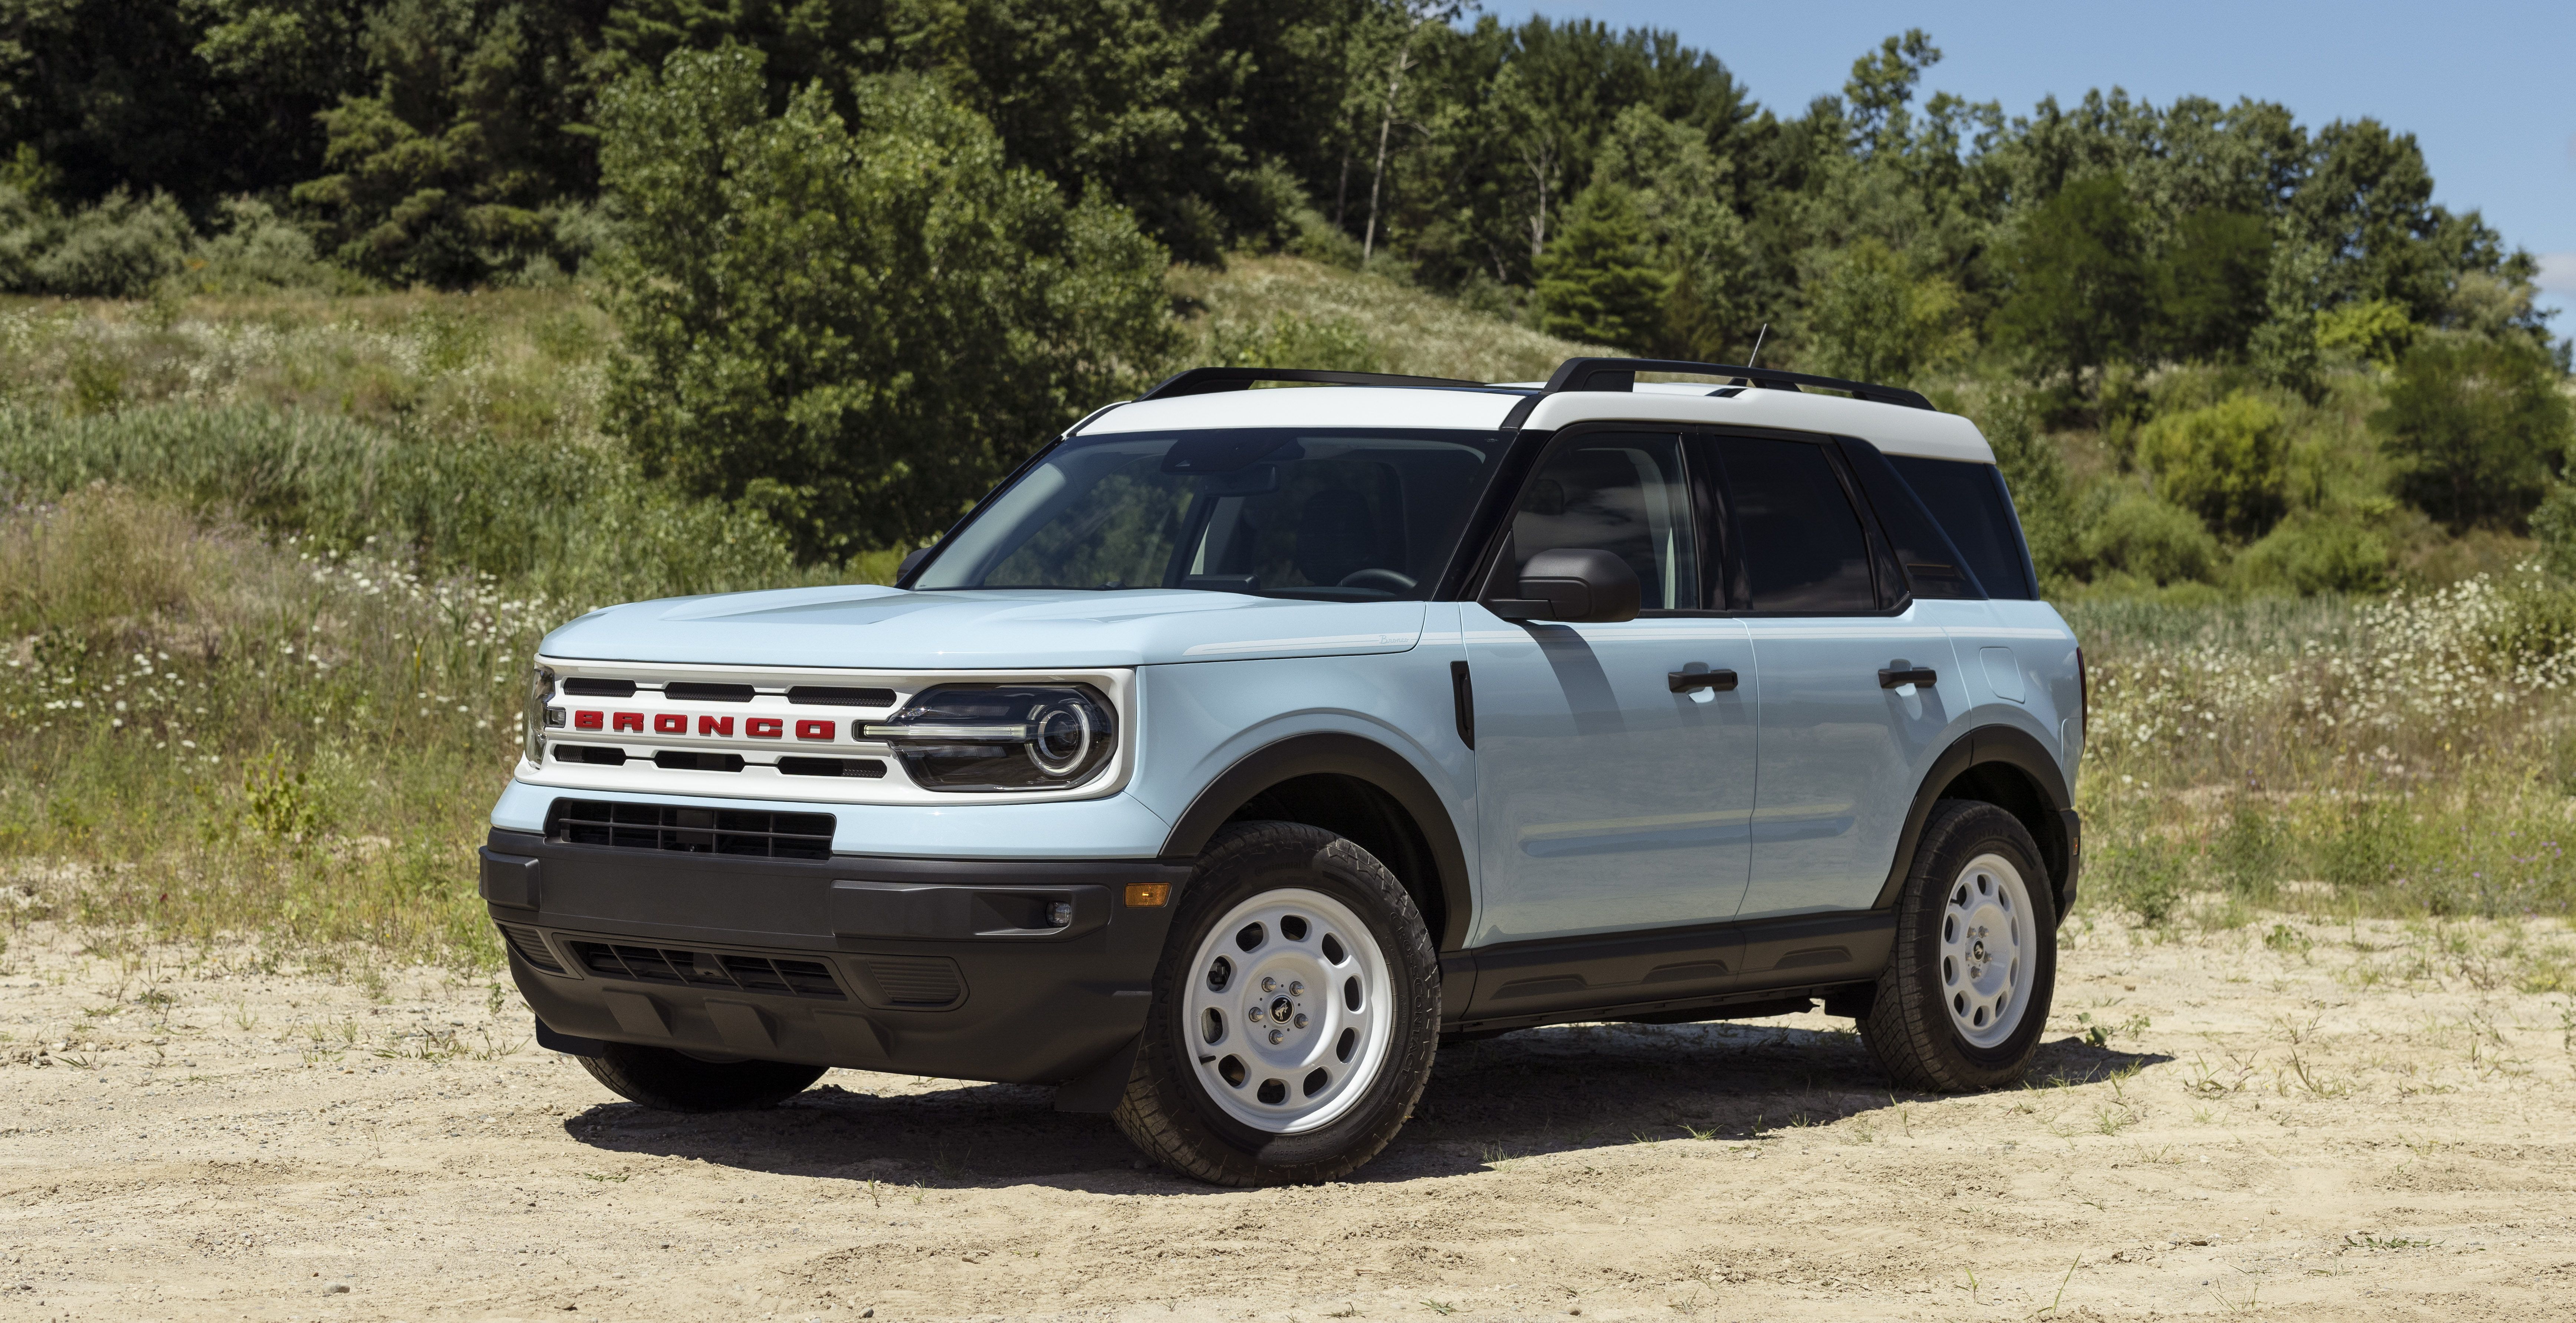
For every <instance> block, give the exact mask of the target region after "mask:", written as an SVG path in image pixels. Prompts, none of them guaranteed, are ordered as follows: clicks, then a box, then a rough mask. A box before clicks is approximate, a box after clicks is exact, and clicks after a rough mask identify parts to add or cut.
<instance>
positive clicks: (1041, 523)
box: [912, 428, 1498, 601]
mask: <svg viewBox="0 0 2576 1323" xmlns="http://www.w3.org/2000/svg"><path fill="white" fill-rule="evenodd" d="M1497 444H1498V442H1497V439H1496V437H1495V436H1494V435H1493V434H1492V433H1489V432H1445V431H1392V430H1386V431H1377V430H1365V429H1349V428H1303V429H1297V428H1239V429H1225V430H1210V431H1192V432H1175V433H1169V434H1163V435H1156V434H1152V433H1112V434H1110V435H1107V436H1099V437H1075V438H1073V439H1072V440H1069V441H1067V442H1065V443H1064V444H1062V445H1060V446H1058V447H1057V448H1056V449H1055V450H1054V451H1053V452H1052V453H1050V454H1049V455H1047V457H1046V458H1045V459H1044V460H1042V461H1040V462H1039V463H1038V465H1037V466H1036V467H1035V468H1032V469H1030V470H1029V471H1028V472H1027V473H1026V474H1024V475H1022V476H1021V478H1020V480H1019V481H1018V482H1015V483H1013V484H1012V485H1011V486H1010V488H1009V489H1008V490H1006V491H1004V492H1002V493H1001V494H1000V495H998V496H996V497H995V498H993V500H992V501H991V503H990V504H988V505H987V506H986V507H985V508H984V509H983V510H982V511H981V512H980V513H978V514H977V515H976V517H975V518H974V519H973V520H972V521H971V522H969V523H968V524H967V525H966V527H964V528H962V529H960V530H958V532H957V535H956V536H954V537H952V538H950V539H949V540H948V541H947V542H946V543H945V544H943V545H942V546H941V547H940V549H939V551H938V552H937V554H935V555H934V556H933V557H932V558H931V560H930V561H929V563H928V564H925V565H924V566H922V567H921V569H920V571H919V572H918V573H917V574H916V575H915V576H914V577H913V582H912V586H913V587H914V588H916V589H936V588H1091V589H1116V588H1194V589H1202V590H1207V591H1212V592H1229V593H1254V594H1259V595H1263V596H1271V597H1304V598H1316V599H1323V600H1333V601H1385V600H1388V599H1393V598H1414V599H1419V598H1424V597H1428V596H1429V595H1430V593H1431V590H1432V588H1433V586H1434V581H1435V580H1437V579H1438V578H1439V576H1440V572H1441V570H1442V568H1443V567H1444V566H1446V565H1447V564H1448V562H1449V555H1450V552H1451V551H1452V550H1453V549H1454V546H1455V544H1456V542H1457V539H1458V536H1459V531H1460V529H1462V528H1463V527H1464V526H1465V524H1466V522H1467V512H1468V510H1469V509H1470V508H1471V507H1472V506H1473V505H1474V504H1475V501H1476V497H1477V495H1478V493H1479V492H1481V491H1482V490H1483V489H1484V486H1485V480H1486V477H1487V475H1488V470H1489V469H1490V467H1491V464H1492V461H1493V459H1494V456H1495V451H1496V447H1497Z"/></svg>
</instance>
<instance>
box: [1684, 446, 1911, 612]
mask: <svg viewBox="0 0 2576 1323" xmlns="http://www.w3.org/2000/svg"><path fill="white" fill-rule="evenodd" d="M1717 454H1718V463H1719V464H1720V465H1721V466H1722V467H1723V468H1724V469H1725V470H1726V502H1727V506H1728V508H1729V509H1731V510H1732V511H1733V512H1734V514H1735V527H1736V531H1737V534H1738V543H1737V545H1739V546H1741V547H1742V548H1743V549H1744V555H1743V562H1744V572H1745V578H1746V580H1747V584H1748V586H1749V587H1750V589H1751V590H1752V601H1751V603H1750V605H1751V606H1752V608H1753V609H1754V610H1755V611H1764V612H1776V613H1780V614H1784V615H1866V614H1869V613H1871V612H1874V611H1876V610H1877V609H1878V592H1877V589H1876V587H1875V586H1874V585H1872V584H1871V582H1870V577H1869V538H1868V535H1867V534H1865V533H1863V532H1862V531H1861V522H1860V516H1859V514H1857V513H1856V512H1854V511H1853V509H1852V506H1851V500H1850V498H1849V497H1847V496H1845V495H1844V494H1843V484H1842V479H1841V478H1840V477H1838V476H1836V475H1835V473H1834V466H1833V462H1832V461H1831V460H1829V459H1827V458H1826V457H1825V450H1824V447H1822V446H1818V445H1810V444H1808V443H1806V442H1803V441H1768V440H1759V439H1755V438H1751V437H1733V436H1722V437H1719V438H1718V439H1717Z"/></svg>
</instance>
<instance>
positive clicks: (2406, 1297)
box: [0, 916, 2576, 1323]
mask: <svg viewBox="0 0 2576 1323" xmlns="http://www.w3.org/2000/svg"><path fill="white" fill-rule="evenodd" d="M2571 959H2576V951H2571V940H2570V936H2569V933H2568V931H2567V929H2566V928H2564V927H2563V926H2560V925H2558V924H2556V923H2552V922H2541V921H2534V922H2532V923H2529V924H2522V925H2497V924H2477V923H2468V924H2455V925H2449V926H2427V925H2414V926H2408V925H2401V924H2395V923H2360V924H2342V923H2336V924H2324V925H2320V924H2313V923H2307V922H2300V921H2289V922H2287V923H2283V924H2279V925H2277V926H2276V925H2275V923H2274V922H2273V920H2271V919H2270V918H2265V919H2262V920H2259V921H2257V922H2256V923H2254V924H2252V925H2250V926H2247V927H2242V928H2237V929H2232V930H2219V931H2201V930H2194V931H2191V932H2187V933H2184V934H2181V935H2176V936H2157V935H2154V934H2147V933H2140V932H2135V931H2132V930H2129V929H2126V928H2122V927H2119V926H2117V925H2116V924H2113V923H2109V922H2105V921H2101V920H2088V919H2086V918H2084V917H2083V916H2079V917H2078V918H2077V920H2076V921H2075V922H2074V923H2072V924H2070V928H2069V933H2068V940H2067V946H2066V950H2065V956H2064V970H2063V975H2062V978H2061V982H2060V988H2059V993H2058V998H2057V1010H2056V1013H2055V1015H2054V1017H2053V1018H2052V1023H2051V1026H2050V1032H2049V1034H2048V1037H2047V1040H2046V1043H2045V1046H2044V1047H2043V1048H2042V1049H2041V1053H2040V1056H2039V1060H2038V1064H2037V1066H2036V1068H2035V1070H2034V1072H2033V1077H2032V1082H2031V1087H2028V1088H2024V1089H2018V1090H2011V1091H2006V1092H2000V1093H1994V1094H1988V1095H1983V1096H1978V1097H1968V1098H1935V1097H1922V1096H1914V1095H1904V1094H1898V1095H1893V1096H1891V1094H1890V1093H1889V1091H1888V1089H1887V1088H1886V1086H1885V1084H1884V1083H1883V1081H1882V1079H1881V1077H1880V1076H1879V1075H1878V1074H1877V1072H1876V1071H1875V1070H1873V1069H1872V1067H1871V1065H1870V1063H1869V1060H1868V1058H1867V1056H1866V1055H1865V1054H1864V1053H1863V1051H1862V1050H1861V1048H1860V1046H1859V1044H1858V1042H1857V1041H1856V1040H1855V1039H1854V1038H1853V1036H1852V1035H1851V1034H1850V1033H1849V1032H1848V1031H1847V1022H1844V1021H1839V1020H1833V1019H1828V1018H1826V1017H1824V1016H1822V1015H1801V1016H1790V1017H1785V1018H1781V1019H1775V1020H1768V1021H1761V1022H1756V1023H1746V1024H1720V1025H1687V1026H1660V1027H1649V1026H1576V1027H1565V1028H1554V1029H1544V1030H1531V1031H1525V1032H1522V1033H1519V1034H1514V1035H1510V1036H1507V1037H1504V1038H1500V1039H1495V1040H1491V1041H1488V1042H1484V1043H1478V1044H1471V1045H1465V1046H1460V1047H1456V1048H1452V1049H1449V1050H1447V1051H1444V1052H1443V1053H1442V1054H1441V1058H1440V1063H1439V1067H1438V1071H1437V1074H1436V1076H1435V1077H1434V1079H1433V1081H1432V1083H1431V1086H1430V1089H1429V1091H1428V1093H1427V1094H1426V1095H1425V1096H1424V1099H1423V1102H1422V1105H1421V1107H1420V1109H1419V1110H1418V1112H1417V1114H1416V1116H1415V1119H1414V1120H1413V1122H1412V1124H1411V1125H1410V1126H1408V1127H1407V1129H1406V1130H1405V1132H1404V1134H1403V1135H1402V1136H1401V1137H1400V1138H1399V1140H1398V1141H1397V1143H1396V1145H1395V1146H1394V1147H1393V1148H1392V1149H1390V1150H1389V1151H1388V1152H1387V1153H1386V1154H1385V1155H1384V1156H1383V1157H1381V1158H1380V1159H1378V1161H1377V1162H1375V1163H1374V1164H1372V1165H1370V1166H1369V1167H1367V1168H1365V1169H1363V1170H1362V1171H1361V1172H1360V1173H1359V1175H1358V1177H1357V1178H1356V1179H1354V1180H1352V1181H1349V1182H1347V1183H1342V1184H1336V1185H1331V1186H1325V1187H1320V1188H1309V1189H1283V1190H1261V1191H1230V1190H1216V1189H1211V1188H1209V1187H1206V1186H1202V1185H1197V1184H1194V1183H1192V1182H1190V1181H1187V1180H1184V1179H1181V1178H1179V1177H1176V1176H1173V1175H1170V1174H1168V1173H1165V1172H1162V1171H1159V1170H1147V1169H1143V1168H1141V1167H1140V1166H1139V1164H1138V1163H1137V1161H1136V1156H1135V1154H1134V1152H1133V1151H1132V1150H1131V1149H1129V1148H1128V1147H1127V1145H1126V1144H1125V1143H1124V1142H1123V1141H1122V1140H1121V1139H1120V1138H1119V1136H1118V1134H1117V1133H1116V1131H1115V1130H1113V1129H1112V1128H1111V1127H1110V1126H1109V1124H1108V1122H1107V1121H1106V1119H1105V1118H1094V1117H1074V1116H1062V1115H1058V1114H1056V1113H1055V1112H1053V1111H1051V1110H1050V1109H1049V1100H1050V1099H1049V1094H1048V1093H1047V1092H1046V1091H1045V1090H1039V1089H1028V1088H1011V1087H1002V1086H989V1085H963V1084H957V1083H954V1082H948V1081H939V1080H927V1079H913V1078H900V1077H892V1076H885V1075H869V1074H862V1073H859V1072H854V1071H836V1072H833V1073H832V1074H830V1075H827V1076H826V1077H825V1078H824V1080H823V1082H822V1084H821V1085H819V1086H818V1087H817V1088H815V1089H814V1090H812V1091H811V1092H808V1093H806V1094H805V1095H803V1096H801V1097H799V1098H797V1099H795V1100H793V1101H792V1102H790V1103H789V1104H788V1105H786V1106H784V1107H781V1108H779V1109H777V1110H775V1111H772V1112H765V1113H759V1114H752V1115H727V1116H713V1117H683V1116H673V1115H669V1114H665V1113H657V1112H651V1111H646V1110H644V1109H642V1108H639V1107H636V1106H633V1105H631V1104H628V1103H625V1102H623V1101H621V1100H619V1099H617V1098H615V1097H613V1096H612V1095H610V1094H609V1093H608V1092H607V1091H606V1090H605V1089H602V1088H601V1087H599V1086H598V1085H597V1084H596V1083H594V1082H593V1081H592V1080H591V1079H590V1078H589V1076H587V1075H585V1074H584V1073H582V1071H581V1070H580V1069H578V1068H577V1067H575V1066H572V1065H570V1064H568V1063H567V1062H565V1061H564V1060H562V1059H560V1058H557V1057H555V1056H554V1055H552V1054H550V1053H546V1052H543V1051H540V1050H538V1049H536V1048H535V1047H534V1046H533V1044H532V1043H531V1042H530V1041H529V1035H528V1033H527V1030H526V1025H527V1017H526V1012H525V1010H524V1009H523V1008H522V1007H521V1006H520V1005H519V1003H518V1000H517V998H516V996H515V994H513V993H510V992H508V991H507V990H506V989H504V988H500V987H496V986H494V985H492V984H491V983H490V982H489V980H488V979H486V980H477V979H468V978H464V977H461V976H457V975H453V974H450V973H447V972H444V971H439V970H433V969H411V970H395V971H389V972H383V973H379V974H375V975H369V976H365V977H349V976H339V977H329V976H320V975H313V974H303V975H298V974H296V973H293V972H292V971H287V972H279V971H278V970H277V969H275V968H273V967H271V968H265V969H264V968H263V962H261V961H260V960H259V959H258V958H257V956H256V954H255V953H251V952H243V951H232V952H212V953H208V952H197V951H178V950H146V951H141V952H127V953H124V954H121V955H106V954H101V953H99V952H98V951H97V950H95V949H91V950H87V951H85V950H84V949H83V947H82V946H81V945H80V943H79V942H77V941H76V940H75V939H74V938H73V937H72V936H71V935H69V934H66V933H64V932H61V931H59V930H55V929H53V928H51V927H49V926H47V925H41V924H39V925H31V926H28V927H25V928H23V929H21V930H19V931H18V932H16V933H15V934H14V935H13V937H12V940H11V944H10V946H9V948H8V950H7V952H6V954H5V955H0V1034H5V1039H6V1041H0V1318H5V1319H57V1318H60V1319H113V1320H137V1321H141V1320H163V1319H170V1320H197V1319H213V1320H233V1319H255V1320H287V1319H296V1320H339V1319H351V1320H378V1319H405V1320H415V1319H416V1320H446V1319H458V1320H483V1319H571V1318H583V1319H599V1320H627V1319H635V1320H655V1319H675V1320H676V1319H686V1320H693V1321H694V1320H707V1319H719V1318H721V1319H773V1318H774V1319H787V1320H801V1319H821V1320H830V1321H831V1323H841V1321H843V1320H850V1319H856V1318H871V1319H875V1320H887V1321H888V1323H894V1321H898V1320H907V1319H934V1318H966V1317H982V1318H992V1317H1003V1318H1018V1317H1047V1318H1083V1319H1112V1318H1117V1319H1126V1318H1145V1319H1163V1318H1173V1317H1181V1318H1247V1319H1275V1320H1315V1319H1325V1318H1352V1317H1358V1318H1393V1317H1399V1316H1401V1317H1406V1318H1415V1319H1424V1320H1429V1319H1436V1318H1440V1317H1443V1316H1448V1317H1455V1318H1522V1317H1538V1316H1549V1317H1566V1316H1573V1315H1577V1314H1579V1315H1581V1316H1582V1317H1583V1318H1584V1319H1585V1320H1586V1323H1591V1321H1592V1320H1600V1319H1620V1318H1629V1317H1656V1318H1662V1317H1668V1316H1683V1317H1690V1318H1707V1319H1807V1318H1814V1319H1828V1318H1830V1319H1854V1318H1897V1319H1911V1318H1923V1319H1932V1318H1939V1319H1944V1320H1961V1319H1985V1318H1992V1319H2026V1318H2030V1317H2032V1316H2034V1315H2048V1316H2053V1317H2082V1318H2096V1319H2113V1318H2117V1319H2129V1318H2158V1317H2192V1316H2210V1317H2219V1316H2233V1315H2240V1314H2261V1315H2263V1316H2266V1317H2276V1318H2284V1319H2297V1318H2334V1319H2354V1318H2363V1319H2367V1318H2388V1319H2399V1318H2408V1319H2411V1318H2424V1319H2434V1318H2439V1319H2463V1318H2500V1317H2512V1318H2518V1319H2521V1318H2560V1317H2576V1204H2571V1201H2570V1198H2569V1196H2570V1193H2571V1192H2576V1131H2571V1126H2570V1122H2571V1121H2572V1120H2576V1092H2571V1088H2570V1084H2571V1070H2570V1066H2571V1062H2576V1052H2571V1049H2576V1000H2571V998H2570V997H2569V996H2568V995H2567V994H2566V993H2563V992H2559V991H2555V990H2554V989H2557V988H2562V987H2567V986H2570V985H2571V984H2570V978H2569V969H2570V961H2571ZM871 1311H873V1312H871Z"/></svg>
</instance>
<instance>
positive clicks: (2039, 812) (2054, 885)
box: [1875, 726, 2082, 923]
mask: <svg viewBox="0 0 2576 1323" xmlns="http://www.w3.org/2000/svg"><path fill="white" fill-rule="evenodd" d="M1945 799H1969V800H1979V801H1982V802H1985V803H1988V804H1992V805H1994V806H1995V807H1997V808H2000V809H2002V810H2003V811H2004V812H2006V813H2009V814H2011V815H2013V817H2014V819H2016V820H2017V821H2019V822H2020V823H2021V825H2022V826H2023V827H2025V828H2027V829H2028V830H2029V832H2030V836H2031V840H2032V841H2034V842H2036V843H2037V844H2038V846H2039V855H2040V863H2041V864H2042V865H2043V866H2044V867H2046V868H2047V869H2048V875H2049V884H2050V890H2051V892H2052V893H2053V895H2054V897H2055V899H2056V902H2057V904H2056V910H2057V917H2058V921H2059V922H2061V923H2062V922H2064V921H2065V919H2066V911H2067V908H2068V907H2069V906H2070V905H2072V904H2073V903H2074V900H2075V884H2076V876H2077V874H2076V865H2077V863H2078V855H2079V852H2080V851H2081V849H2082V837H2081V834H2080V831H2079V828H2078V827H2077V825H2076V822H2075V816H2074V808H2075V799H2074V795H2073V794H2072V792H2071V791H2070V789H2069V787H2068V786H2067V784H2066V776H2065V774H2064V773H2063V772H2061V771H2060V770H2059V769H2058V766H2057V760H2056V759H2055V758H2054V757H2052V756H2050V754H2049V752H2048V749H2047V747H2046V746H2044V745H2042V744H2041V743H2040V742H2039V740H2038V738H2037V737H2035V736H2033V735H2031V734H2030V733H2029V732H2028V731H2023V730H2017V729H2015V728H2013V727H2011V726H1980V727H1978V728H1977V729H1975V730H1972V731H1969V732H1968V733H1966V734H1964V735H1961V736H1960V737H1959V738H1958V739H1956V740H1953V741H1952V742H1951V744H1950V747H1948V748H1946V749H1944V750H1942V751H1941V756H1940V757H1938V758H1935V759H1933V760H1932V769H1931V770H1930V771H1929V772H1927V773H1925V774H1924V777H1923V783H1922V785H1921V786H1920V787H1918V788H1917V789H1916V790H1915V792H1914V802H1913V803H1912V804H1911V805H1909V806H1908V807H1907V809H1906V812H1905V830H1904V832H1903V833H1902V834H1900V835H1899V836H1898V837H1897V842H1896V858H1895V860H1894V861H1893V862H1892V863H1890V864H1889V866H1888V870H1887V881H1886V883H1885V885H1883V886H1882V887H1880V889H1879V893H1878V901H1877V904H1876V906H1875V908H1878V909H1885V908H1887V907H1889V906H1891V905H1894V904H1895V903H1896V897H1897V892H1898V890H1899V889H1900V888H1901V887H1903V886H1904V885H1905V877H1906V874H1908V873H1910V872H1912V871H1913V869H1914V855H1915V851H1916V849H1917V847H1919V846H1920V845H1921V844H1922V841H1923V824H1924V822H1925V821H1926V820H1928V819H1929V818H1930V817H1931V816H1932V809H1933V807H1934V806H1935V805H1937V804H1939V803H1940V802H1941V801H1942V800H1945Z"/></svg>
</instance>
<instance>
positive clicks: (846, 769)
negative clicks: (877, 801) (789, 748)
mask: <svg viewBox="0 0 2576 1323" xmlns="http://www.w3.org/2000/svg"><path fill="white" fill-rule="evenodd" d="M778 774H779V775H781V776H869V777H876V776H883V775H885V763H884V762H883V761H881V760H879V759H875V758H781V759H779V760H778Z"/></svg>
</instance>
